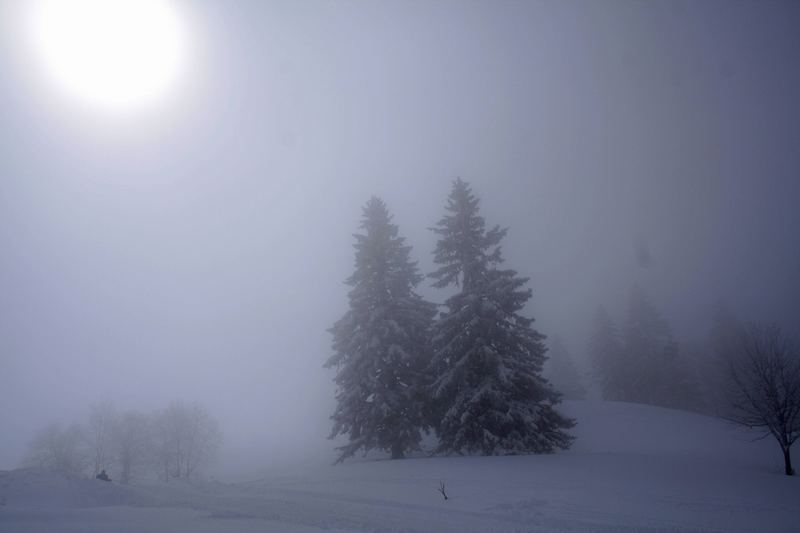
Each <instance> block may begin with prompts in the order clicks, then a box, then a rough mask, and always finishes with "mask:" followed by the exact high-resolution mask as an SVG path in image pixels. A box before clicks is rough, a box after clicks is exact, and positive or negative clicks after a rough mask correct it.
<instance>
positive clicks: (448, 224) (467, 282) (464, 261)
mask: <svg viewBox="0 0 800 533" xmlns="http://www.w3.org/2000/svg"><path fill="white" fill-rule="evenodd" d="M479 203H480V201H479V200H478V198H476V197H475V195H473V194H472V189H471V187H470V186H469V184H468V183H467V182H466V181H464V180H462V179H461V178H457V179H456V180H455V181H454V182H453V188H452V190H451V191H450V195H449V196H448V198H447V206H446V207H445V209H446V210H447V214H445V216H444V217H442V219H441V220H439V222H437V223H436V226H434V227H433V228H431V230H432V231H433V232H435V233H437V234H438V235H440V239H439V241H438V242H437V243H436V250H435V251H434V262H435V263H436V264H438V265H441V266H440V267H439V268H438V269H437V270H436V271H434V272H433V273H431V274H430V277H432V278H433V279H435V280H436V281H435V282H434V284H433V286H434V287H438V288H441V287H446V286H448V285H451V284H453V285H457V286H458V285H461V286H463V287H465V288H471V287H472V286H473V285H474V284H475V283H477V282H478V280H480V279H481V278H483V277H484V275H485V274H486V272H487V271H488V270H489V268H490V267H491V266H493V265H497V264H500V263H502V262H503V259H502V255H501V251H500V241H501V240H502V239H503V237H505V235H506V232H507V230H506V229H501V228H500V226H494V227H493V228H492V229H490V230H488V231H487V230H486V222H485V220H484V219H483V217H482V216H480V214H479V212H480V211H479Z"/></svg>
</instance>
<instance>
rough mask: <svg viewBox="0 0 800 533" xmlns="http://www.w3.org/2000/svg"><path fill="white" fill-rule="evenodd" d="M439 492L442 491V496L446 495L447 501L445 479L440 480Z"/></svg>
mask: <svg viewBox="0 0 800 533" xmlns="http://www.w3.org/2000/svg"><path fill="white" fill-rule="evenodd" d="M439 492H441V493H442V496H444V499H445V501H447V493H446V492H445V491H444V481H440V482H439Z"/></svg>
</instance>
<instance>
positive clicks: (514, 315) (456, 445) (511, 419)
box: [431, 179, 574, 455]
mask: <svg viewBox="0 0 800 533" xmlns="http://www.w3.org/2000/svg"><path fill="white" fill-rule="evenodd" d="M446 209H447V214H446V215H445V216H444V218H442V219H441V220H440V221H439V223H438V224H437V225H436V227H435V228H433V231H434V232H436V233H437V234H438V235H439V241H438V243H437V244H436V251H435V258H434V259H435V262H436V264H438V265H439V268H438V269H437V270H436V271H435V272H433V273H432V274H431V277H432V278H433V279H435V280H436V281H435V283H434V286H436V287H439V288H443V287H447V286H449V285H455V286H457V287H458V288H459V291H458V292H457V293H456V294H455V295H453V296H452V297H450V298H449V299H448V300H447V302H446V307H447V309H446V311H444V312H443V313H442V314H441V316H440V317H439V320H437V322H436V323H435V325H434V335H433V349H434V355H433V359H432V361H431V374H432V375H433V377H434V381H433V383H432V385H431V396H432V398H433V402H434V406H435V407H434V411H435V413H436V417H435V421H434V425H435V428H436V432H437V434H438V437H439V447H438V449H437V451H438V452H440V453H448V452H456V453H464V452H467V453H475V452H477V453H482V454H484V455H499V454H513V453H531V452H535V453H543V452H552V451H554V450H555V449H557V448H562V449H564V448H567V447H569V445H570V444H571V442H572V440H573V437H571V436H570V435H569V434H567V433H566V432H565V431H564V430H565V429H567V428H570V427H572V426H573V424H574V422H573V421H572V420H570V419H568V418H566V417H564V416H562V415H561V414H560V413H559V412H558V411H556V410H555V408H554V405H555V404H557V403H558V402H559V400H560V394H559V393H558V392H556V391H555V390H554V389H553V388H552V387H551V386H550V384H549V383H548V382H547V380H546V379H544V378H543V377H542V365H543V364H544V361H545V359H546V357H545V351H546V348H545V346H544V344H543V342H542V341H543V340H544V336H543V335H541V334H540V333H539V332H537V331H536V330H535V329H533V327H532V324H533V319H530V318H526V317H524V316H522V315H521V314H520V311H522V309H523V307H524V306H525V303H526V302H527V301H528V299H529V298H530V297H531V291H530V289H524V288H523V287H524V285H525V284H526V283H527V281H528V280H527V279H526V278H522V277H519V276H518V275H517V273H516V272H514V271H513V270H501V269H499V268H498V266H499V264H500V263H501V262H502V258H501V255H500V246H499V245H500V241H501V240H502V238H503V236H504V235H505V233H506V230H504V229H500V228H499V227H494V228H492V229H490V230H488V231H487V230H486V229H485V222H484V220H483V217H481V216H480V215H479V211H478V199H477V198H476V197H475V196H474V195H473V194H472V191H471V190H470V187H469V186H468V185H467V183H465V182H464V181H462V180H461V179H458V180H456V181H455V183H454V184H453V189H452V192H451V193H450V197H449V199H448V202H447V207H446Z"/></svg>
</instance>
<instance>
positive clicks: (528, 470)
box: [0, 402, 800, 533]
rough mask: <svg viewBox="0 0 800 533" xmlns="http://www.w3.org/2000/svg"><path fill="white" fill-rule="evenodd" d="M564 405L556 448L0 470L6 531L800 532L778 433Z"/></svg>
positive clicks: (651, 411)
mask: <svg viewBox="0 0 800 533" xmlns="http://www.w3.org/2000/svg"><path fill="white" fill-rule="evenodd" d="M563 410H564V411H565V412H566V413H567V414H569V415H570V416H573V417H575V418H577V420H578V425H577V426H576V427H575V428H574V430H573V433H574V434H575V435H576V436H577V437H578V440H577V441H576V442H575V444H574V445H573V448H572V449H571V450H569V451H567V452H562V453H556V454H552V455H530V456H513V457H435V458H417V459H406V460H401V461H390V460H362V461H353V462H349V463H345V464H343V465H337V466H330V467H323V468H313V469H312V468H309V469H305V470H304V469H302V468H298V469H296V470H295V471H294V472H292V473H291V474H285V473H284V474H281V475H280V476H278V475H276V476H272V477H268V478H264V479H259V480H253V481H250V482H246V483H236V484H226V483H219V482H206V483H193V484H187V483H169V484H140V485H134V486H130V487H124V486H119V485H117V484H115V483H106V482H103V481H97V480H90V479H78V478H71V477H67V476H64V475H61V474H57V473H48V472H42V471H36V470H25V469H22V470H14V471H10V472H0V532H2V533H6V532H8V533H12V532H13V533H44V532H47V533H50V532H65V533H71V532H75V533H77V532H81V533H95V532H101V531H114V532H115V533H116V532H120V533H128V532H131V533H133V532H137V533H138V532H147V533H160V532H170V533H172V532H182V531H186V532H198V533H216V532H234V533H236V532H251V531H252V532H255V531H258V532H262V533H264V532H266V533H269V532H286V533H295V532H320V531H328V532H436V533H450V532H453V533H455V532H459V533H472V532H475V533H491V532H542V533H544V532H568V531H569V532H576V533H585V532H699V531H719V532H726V533H727V532H744V531H752V532H773V531H774V532H796V531H800V478H798V477H788V476H784V475H783V474H782V469H783V466H782V459H781V455H780V450H779V448H778V446H777V444H775V443H774V442H772V441H771V440H761V441H753V440H752V438H753V435H749V434H745V433H743V432H741V431H740V430H737V429H736V428H733V427H731V426H729V425H728V424H726V423H725V422H722V421H720V420H718V419H715V418H711V417H706V416H701V415H696V414H691V413H686V412H682V411H675V410H670V409H661V408H657V407H650V406H643V405H636V404H626V403H617V402H566V403H565V404H564V405H563ZM798 453H800V452H798ZM798 462H800V460H798ZM441 481H443V482H444V483H445V488H446V491H447V493H448V495H449V497H450V498H449V499H448V500H447V501H444V499H443V498H442V496H441V494H440V493H439V492H438V490H437V489H438V488H439V483H440V482H441Z"/></svg>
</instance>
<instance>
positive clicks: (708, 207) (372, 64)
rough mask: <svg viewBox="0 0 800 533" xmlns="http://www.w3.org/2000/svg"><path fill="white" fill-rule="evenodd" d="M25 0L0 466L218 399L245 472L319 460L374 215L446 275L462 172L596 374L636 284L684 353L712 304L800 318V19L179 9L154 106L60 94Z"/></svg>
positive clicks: (0, 357) (534, 10)
mask: <svg viewBox="0 0 800 533" xmlns="http://www.w3.org/2000/svg"><path fill="white" fill-rule="evenodd" d="M17 5H18V3H14V2H8V1H6V2H4V3H2V4H0V20H2V22H0V29H1V30H2V36H0V69H1V70H0V469H2V468H12V467H15V466H17V464H18V463H19V461H20V459H21V457H22V455H23V453H24V450H25V446H26V443H27V442H28V440H29V439H30V437H31V434H32V433H33V432H34V431H35V430H36V429H37V428H39V427H40V426H42V425H43V424H46V423H48V422H51V421H55V420H64V421H66V420H71V419H77V418H79V417H82V416H84V415H85V413H86V408H87V405H88V404H89V403H90V402H91V401H94V400H96V399H99V398H110V399H113V400H114V401H115V402H116V403H117V405H118V406H119V407H120V408H128V407H137V408H142V409H148V408H152V407H158V406H161V405H163V404H164V403H166V402H168V401H170V400H172V399H184V400H195V399H196V400H200V401H201V402H203V403H204V404H205V405H207V406H208V408H209V410H210V411H211V412H212V413H213V414H214V415H215V416H217V417H218V418H220V419H221V420H222V425H223V429H224V431H225V434H226V439H227V447H226V451H225V456H224V457H223V464H224V465H229V466H230V467H231V468H237V467H240V466H241V463H242V462H248V463H250V464H258V465H268V464H270V463H275V462H280V461H282V460H283V459H284V458H288V457H291V456H292V454H293V452H296V451H297V450H298V449H301V448H302V449H303V450H305V449H308V450H325V449H327V448H328V447H329V446H331V444H330V443H328V442H325V440H324V437H325V436H326V434H327V432H328V431H329V429H330V424H329V422H328V420H327V417H328V416H329V414H330V413H331V412H332V410H333V391H334V389H333V385H332V383H331V378H332V377H333V376H332V372H330V371H328V370H325V369H323V368H322V364H323V362H324V361H325V359H326V358H327V357H328V356H329V354H330V351H329V346H330V337H329V335H328V333H327V332H326V328H327V327H329V326H330V325H331V324H332V323H333V322H334V321H335V320H336V319H337V318H338V316H340V315H341V314H342V313H343V312H344V311H345V309H346V293H347V287H346V286H345V285H344V284H343V280H344V279H345V278H346V277H347V276H348V275H349V274H350V272H351V270H352V247H351V245H352V242H353V239H352V233H353V232H354V231H356V229H357V225H358V220H359V217H360V208H361V206H362V205H363V204H364V202H365V201H366V200H367V199H368V197H369V196H370V195H371V194H377V195H379V196H381V197H382V198H383V199H384V200H385V201H386V202H387V204H388V206H389V208H390V210H391V211H392V212H393V213H394V215H395V221H396V222H397V223H398V224H399V225H400V231H401V233H402V234H403V235H405V236H407V237H408V239H409V242H410V243H411V244H413V245H414V251H413V255H414V257H415V258H417V259H418V260H419V261H420V265H421V267H422V268H423V269H424V270H425V271H429V270H430V269H431V266H432V265H431V252H432V250H433V242H434V241H433V235H432V234H431V232H429V231H428V230H427V228H428V227H430V226H431V225H433V224H434V223H435V222H436V221H437V220H438V218H439V217H440V216H441V215H442V209H443V206H444V202H445V198H446V196H447V193H448V191H449V188H450V184H451V181H452V180H453V179H454V178H456V177H459V176H460V177H462V178H464V179H466V180H467V181H469V182H470V183H471V184H472V185H473V189H474V192H475V193H476V194H477V195H478V196H480V197H481V200H482V208H483V212H484V215H485V216H486V218H487V222H488V223H490V224H500V225H502V226H508V227H509V228H510V231H509V234H508V237H507V239H506V241H505V244H504V253H505V256H506V258H507V263H508V266H509V267H511V268H515V269H516V270H518V271H519V272H521V273H522V274H524V275H526V276H530V277H531V282H530V286H531V288H532V289H533V299H532V300H531V302H530V305H529V313H530V314H531V315H532V316H534V317H535V318H536V320H537V322H536V324H537V326H538V328H539V329H540V330H541V331H542V332H543V333H545V334H551V335H552V334H558V335H559V336H560V337H561V338H562V339H563V340H564V342H565V344H566V345H567V347H568V348H569V349H570V351H572V352H573V355H575V356H576V358H577V359H579V360H580V359H581V358H582V357H583V351H584V348H585V343H586V331H587V327H588V325H589V322H590V320H591V317H592V314H593V312H594V310H595V308H596V307H597V305H598V304H601V303H602V304H605V305H606V306H607V307H608V308H609V310H610V311H611V312H612V314H614V315H615V316H616V317H617V318H618V319H621V318H623V317H624V306H625V302H626V299H627V296H628V291H629V290H630V287H631V286H632V285H633V284H634V283H638V284H639V285H641V286H642V287H643V288H644V289H645V290H646V291H648V293H649V294H650V295H651V296H652V299H653V301H654V302H655V303H656V305H657V306H658V307H659V308H660V309H662V311H663V312H664V313H665V314H666V316H667V317H668V318H669V319H670V321H671V322H672V325H673V329H674V331H675V333H676V336H677V337H678V340H684V339H694V338H702V337H703V335H705V334H706V331H707V328H708V318H709V315H710V310H711V307H712V306H713V304H714V303H715V302H716V301H717V300H718V299H721V298H722V299H724V300H726V301H727V302H728V303H729V304H730V305H731V306H732V307H734V308H735V309H736V310H737V311H738V312H739V313H740V315H741V316H742V317H743V318H747V319H758V320H776V321H779V322H780V323H782V324H783V325H784V327H785V328H787V329H790V330H792V331H795V332H797V331H798V330H799V329H800V305H798V302H800V239H799V238H798V228H800V209H798V203H800V101H799V100H798V95H800V31H798V28H800V3H797V2H755V1H753V2H745V1H720V2H715V1H711V0H704V1H694V0H692V1H685V2H679V1H662V2H638V1H611V0H609V1H604V2H595V1H586V2H570V1H558V2H556V1H553V2H493V1H492V2H490V1H486V2H464V1H457V2H456V1H454V2H445V1H430V2H422V1H415V2H387V1H378V2H349V1H348V2H328V1H320V2H296V1H291V2H289V1H287V2H261V1H251V2H242V1H240V2H235V3H234V2H211V1H198V2H189V1H185V2H180V3H179V8H180V12H181V13H182V16H184V17H185V21H186V24H187V27H188V28H189V32H190V42H191V45H192V53H191V55H190V65H189V68H188V69H187V71H186V73H185V75H184V77H183V79H181V80H180V84H179V86H178V88H177V90H176V91H175V92H174V94H172V95H171V96H170V98H169V99H167V100H166V101H164V102H161V103H160V104H159V106H158V107H157V108H155V109H151V110H149V111H144V112H142V113H141V114H137V115H135V116H109V115H103V114H100V113H93V112H90V111H87V110H85V109H82V108H79V107H76V106H73V105H71V103H70V102H69V101H68V100H67V99H66V98H64V97H63V95H59V94H57V93H56V91H54V90H53V89H52V88H50V87H48V86H46V85H44V84H43V83H41V80H40V79H39V78H38V77H37V76H36V74H35V67H34V66H33V65H32V64H31V62H32V59H31V57H30V54H29V53H28V52H27V51H26V50H25V47H24V46H23V44H22V43H23V41H24V39H22V36H21V35H20V34H21V31H22V30H21V27H20V25H19V24H18V23H17V21H16V20H15V19H14V17H13V16H12V15H13V14H14V13H16V12H17V11H18V10H17V9H16V7H15V6H17ZM143 38H146V36H143ZM637 243H638V248H639V250H640V252H641V251H642V250H647V251H648V252H649V254H650V257H651V261H650V264H649V266H647V267H646V268H645V267H644V266H642V263H641V262H640V261H637V255H636V250H637ZM421 290H422V291H423V293H424V294H425V295H426V296H428V297H430V298H431V299H433V300H436V301H442V300H443V295H442V294H441V293H439V292H437V291H434V290H432V289H430V287H429V286H428V283H427V282H426V283H425V286H424V287H422V288H421ZM301 444H302V445H303V446H302V447H301V446H300V445H301ZM244 458H246V459H244ZM237 461H238V462H237Z"/></svg>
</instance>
